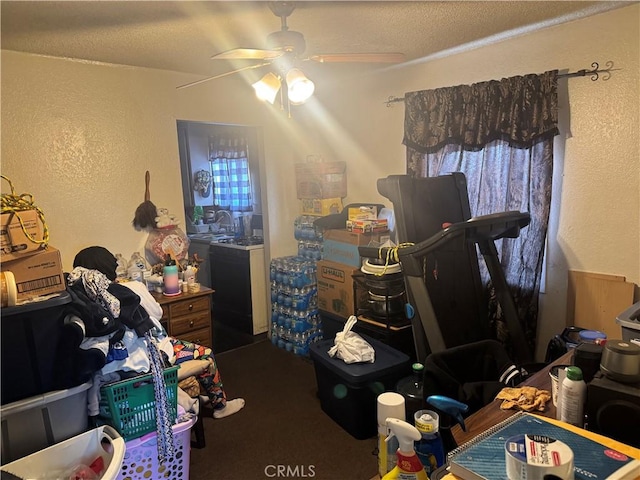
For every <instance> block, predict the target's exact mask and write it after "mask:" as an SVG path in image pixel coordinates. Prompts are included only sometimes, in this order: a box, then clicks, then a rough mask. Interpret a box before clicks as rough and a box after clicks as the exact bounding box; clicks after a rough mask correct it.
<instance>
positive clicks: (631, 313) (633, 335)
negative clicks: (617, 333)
mask: <svg viewBox="0 0 640 480" xmlns="http://www.w3.org/2000/svg"><path fill="white" fill-rule="evenodd" d="M616 323H617V324H618V325H620V329H621V330H622V340H624V341H625V342H630V341H631V340H633V339H640V302H636V303H634V304H633V305H631V306H630V307H629V308H627V309H626V310H625V311H624V312H622V313H621V314H620V315H618V317H617V318H616Z"/></svg>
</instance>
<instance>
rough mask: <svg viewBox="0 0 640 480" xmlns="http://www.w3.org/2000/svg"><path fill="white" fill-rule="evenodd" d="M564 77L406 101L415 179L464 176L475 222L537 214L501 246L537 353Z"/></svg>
mask: <svg viewBox="0 0 640 480" xmlns="http://www.w3.org/2000/svg"><path fill="white" fill-rule="evenodd" d="M557 75H558V72H557V71H550V72H546V73H544V74H542V75H525V76H517V77H512V78H505V79H502V80H500V81H497V80H494V81H489V82H482V83H477V84H473V85H460V86H455V87H449V88H438V89H435V90H427V91H421V92H411V93H407V94H406V95H405V133H404V140H403V143H404V144H405V145H406V146H407V173H408V174H409V175H412V176H416V177H429V176H438V175H444V174H447V173H450V172H455V171H457V172H463V173H464V174H465V176H466V177H467V187H468V191H469V203H470V206H471V213H472V215H473V216H479V215H486V214H490V213H497V212H503V211H509V210H519V211H523V212H529V213H530V215H531V223H530V224H529V226H528V227H527V228H525V229H523V231H522V232H521V235H520V237H518V238H517V239H507V240H504V241H502V240H501V241H498V242H497V245H496V246H497V248H498V253H499V256H500V260H501V263H502V266H503V269H504V271H505V275H506V279H507V282H508V284H509V285H510V286H511V288H512V294H513V297H514V300H515V303H516V306H517V308H518V313H519V318H520V320H521V322H522V323H523V326H524V328H525V334H526V337H527V339H528V340H529V343H530V346H531V349H532V351H535V340H536V332H537V317H538V295H539V292H540V279H541V273H542V263H543V256H544V246H545V239H546V235H547V225H548V221H549V210H550V205H551V177H552V173H553V137H554V136H555V135H557V134H558V128H557V121H558V102H557V78H558V76H557ZM480 264H481V269H482V270H483V278H484V279H485V280H488V273H487V271H486V268H485V267H484V262H480ZM489 288H490V284H489ZM492 299H493V300H492V302H491V305H490V309H491V311H492V318H491V323H492V325H493V329H494V333H495V335H496V338H497V339H498V340H500V341H502V342H505V343H506V342H507V341H508V332H507V331H506V325H505V323H504V321H503V320H502V319H501V313H500V308H499V306H498V305H497V303H496V302H495V296H492Z"/></svg>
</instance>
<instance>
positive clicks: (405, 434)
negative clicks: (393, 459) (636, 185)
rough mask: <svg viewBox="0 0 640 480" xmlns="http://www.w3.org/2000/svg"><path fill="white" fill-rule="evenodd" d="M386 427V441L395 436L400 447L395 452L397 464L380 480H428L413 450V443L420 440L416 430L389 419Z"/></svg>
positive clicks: (403, 422) (407, 424) (402, 422)
mask: <svg viewBox="0 0 640 480" xmlns="http://www.w3.org/2000/svg"><path fill="white" fill-rule="evenodd" d="M387 427H389V430H391V435H389V436H388V437H387V441H388V440H389V439H390V438H393V437H394V436H395V437H396V438H397V439H398V443H399V444H400V447H399V448H398V452H397V456H398V463H397V464H396V466H395V468H394V469H393V470H391V471H390V472H389V473H387V474H386V475H385V476H384V477H382V480H400V479H402V480H429V477H428V476H427V472H425V471H424V467H423V466H422V463H420V460H419V459H418V456H417V455H416V452H415V450H414V449H413V445H414V442H416V441H418V440H420V438H422V436H421V435H420V432H419V431H418V429H417V428H416V427H414V426H413V425H411V424H410V423H407V422H405V421H404V420H398V419H397V418H391V417H390V418H387Z"/></svg>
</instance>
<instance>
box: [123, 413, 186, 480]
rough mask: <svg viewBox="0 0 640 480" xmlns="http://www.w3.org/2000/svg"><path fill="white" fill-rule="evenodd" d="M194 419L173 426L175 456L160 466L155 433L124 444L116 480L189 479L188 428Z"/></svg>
mask: <svg viewBox="0 0 640 480" xmlns="http://www.w3.org/2000/svg"><path fill="white" fill-rule="evenodd" d="M196 420H197V418H196V417H193V418H191V419H190V420H189V421H187V422H182V423H178V424H177V425H174V426H173V427H172V428H173V442H174V446H175V455H174V456H173V457H172V458H169V459H167V460H166V461H165V462H164V463H163V464H162V465H160V463H159V462H158V443H157V434H156V433H155V432H152V433H148V434H147V435H144V436H142V437H140V438H135V439H133V440H129V441H128V442H126V443H125V445H126V447H127V450H126V452H125V454H124V459H123V461H122V468H121V469H120V474H119V475H118V478H117V480H150V479H154V480H155V479H166V480H189V460H190V458H191V427H193V425H194V424H195V423H196Z"/></svg>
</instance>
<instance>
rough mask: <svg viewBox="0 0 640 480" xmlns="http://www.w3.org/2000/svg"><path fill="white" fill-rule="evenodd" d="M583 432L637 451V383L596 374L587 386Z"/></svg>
mask: <svg viewBox="0 0 640 480" xmlns="http://www.w3.org/2000/svg"><path fill="white" fill-rule="evenodd" d="M586 412H587V425H588V426H587V429H588V430H590V431H593V432H596V433H600V434H602V435H605V436H607V437H609V438H613V439H614V440H618V441H620V442H623V443H626V444H628V445H631V446H634V447H636V448H640V435H638V432H640V383H635V384H629V383H620V382H616V381H614V380H611V379H610V378H607V377H606V376H605V375H604V374H603V373H602V372H598V373H596V374H595V376H594V377H593V380H591V382H590V383H589V385H588V386H587V408H586Z"/></svg>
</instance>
